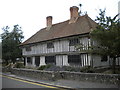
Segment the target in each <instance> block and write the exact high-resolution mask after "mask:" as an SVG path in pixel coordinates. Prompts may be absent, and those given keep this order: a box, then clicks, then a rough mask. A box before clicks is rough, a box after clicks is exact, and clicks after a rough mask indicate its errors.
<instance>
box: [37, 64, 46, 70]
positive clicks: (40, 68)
mask: <svg viewBox="0 0 120 90" xmlns="http://www.w3.org/2000/svg"><path fill="white" fill-rule="evenodd" d="M45 67H46V65H42V66H40V67H39V68H38V70H44V69H45Z"/></svg>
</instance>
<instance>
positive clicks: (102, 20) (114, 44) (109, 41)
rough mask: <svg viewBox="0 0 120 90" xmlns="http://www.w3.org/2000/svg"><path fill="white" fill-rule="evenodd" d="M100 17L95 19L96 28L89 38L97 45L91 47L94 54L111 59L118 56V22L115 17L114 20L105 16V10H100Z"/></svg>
mask: <svg viewBox="0 0 120 90" xmlns="http://www.w3.org/2000/svg"><path fill="white" fill-rule="evenodd" d="M100 11H101V12H100V14H99V15H100V17H97V19H96V21H98V27H97V29H96V30H93V31H92V32H91V37H92V39H93V40H94V41H97V42H98V43H99V44H98V45H93V46H92V48H93V49H92V50H93V52H95V53H98V54H102V55H109V56H111V57H118V56H120V49H118V48H119V46H120V22H119V20H118V19H117V16H118V15H116V16H115V17H114V18H111V17H108V16H105V10H104V11H102V10H100Z"/></svg>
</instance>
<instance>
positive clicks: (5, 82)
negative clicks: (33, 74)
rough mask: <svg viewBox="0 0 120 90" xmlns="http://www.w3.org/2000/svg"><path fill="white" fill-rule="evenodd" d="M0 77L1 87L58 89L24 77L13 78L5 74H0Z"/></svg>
mask: <svg viewBox="0 0 120 90" xmlns="http://www.w3.org/2000/svg"><path fill="white" fill-rule="evenodd" d="M0 76H1V77H2V88H40V89H45V88H52V89H60V88H58V87H56V86H50V85H45V84H41V83H38V82H32V81H28V80H24V79H19V78H14V77H10V76H6V75H0Z"/></svg>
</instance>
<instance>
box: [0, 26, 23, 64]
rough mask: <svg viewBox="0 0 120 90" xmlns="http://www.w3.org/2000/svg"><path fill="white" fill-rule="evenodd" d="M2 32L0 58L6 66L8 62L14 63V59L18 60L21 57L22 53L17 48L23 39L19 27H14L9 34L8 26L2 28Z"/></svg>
mask: <svg viewBox="0 0 120 90" xmlns="http://www.w3.org/2000/svg"><path fill="white" fill-rule="evenodd" d="M2 30H3V33H2V34H1V38H2V55H3V56H2V58H3V59H4V60H5V61H6V63H7V64H8V61H9V60H11V61H12V62H13V63H15V61H16V58H20V57H21V56H22V51H21V49H20V48H19V44H20V43H21V42H22V40H23V38H24V36H23V32H22V30H21V27H20V26H19V25H14V28H13V30H12V31H11V32H10V28H9V27H8V26H6V27H3V28H2Z"/></svg>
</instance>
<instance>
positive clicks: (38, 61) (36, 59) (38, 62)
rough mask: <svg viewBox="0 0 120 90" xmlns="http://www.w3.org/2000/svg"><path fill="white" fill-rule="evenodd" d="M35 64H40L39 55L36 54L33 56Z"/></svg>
mask: <svg viewBox="0 0 120 90" xmlns="http://www.w3.org/2000/svg"><path fill="white" fill-rule="evenodd" d="M35 65H36V66H39V65H40V57H39V56H36V57H35Z"/></svg>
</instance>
